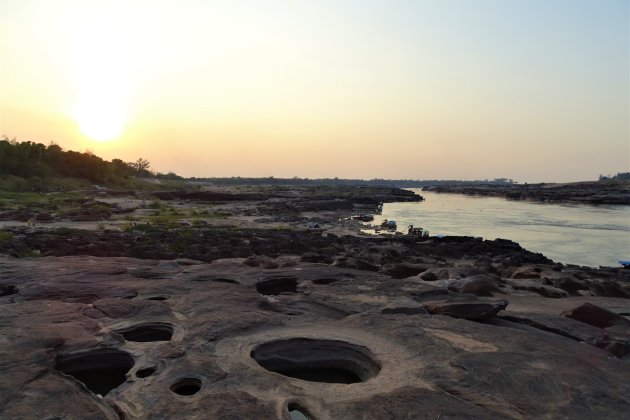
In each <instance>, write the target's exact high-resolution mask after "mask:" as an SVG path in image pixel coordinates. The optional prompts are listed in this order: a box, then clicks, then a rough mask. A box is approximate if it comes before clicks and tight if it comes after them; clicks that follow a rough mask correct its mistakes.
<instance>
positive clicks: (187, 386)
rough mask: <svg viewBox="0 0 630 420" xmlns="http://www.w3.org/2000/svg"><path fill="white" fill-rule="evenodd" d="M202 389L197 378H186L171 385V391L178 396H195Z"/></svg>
mask: <svg viewBox="0 0 630 420" xmlns="http://www.w3.org/2000/svg"><path fill="white" fill-rule="evenodd" d="M200 389H201V381H200V380H199V379H197V378H184V379H180V380H179V381H177V382H175V383H174V384H173V385H171V391H173V392H174V393H176V394H178V395H195V394H196V393H197V392H199V390H200Z"/></svg>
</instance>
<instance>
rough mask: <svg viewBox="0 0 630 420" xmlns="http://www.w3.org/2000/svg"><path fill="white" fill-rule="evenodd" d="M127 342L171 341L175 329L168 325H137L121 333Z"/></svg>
mask: <svg viewBox="0 0 630 420" xmlns="http://www.w3.org/2000/svg"><path fill="white" fill-rule="evenodd" d="M119 333H120V334H122V336H123V337H125V340H127V341H136V342H141V343H146V342H151V341H170V340H171V337H172V336H173V327H172V326H170V325H168V324H143V325H136V326H134V327H131V328H127V329H124V330H120V331H119Z"/></svg>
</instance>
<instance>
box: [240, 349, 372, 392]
mask: <svg viewBox="0 0 630 420" xmlns="http://www.w3.org/2000/svg"><path fill="white" fill-rule="evenodd" d="M251 357H252V358H253V359H254V360H255V361H256V362H258V364H259V365H260V366H262V367H263V368H265V369H267V370H268V371H271V372H276V373H279V374H281V375H284V376H289V377H291V378H296V379H301V380H304V381H310V382H325V383H341V384H352V383H357V382H365V381H367V380H368V379H370V378H373V377H374V376H376V375H377V374H378V373H379V371H380V370H381V366H380V364H379V363H378V362H377V361H376V360H375V359H374V355H373V354H372V352H370V350H369V349H368V348H367V347H363V346H359V345H356V344H351V343H347V342H345V341H339V340H324V339H311V338H292V339H288V340H277V341H272V342H269V343H265V344H261V345H259V346H258V347H256V348H255V349H254V350H252V352H251Z"/></svg>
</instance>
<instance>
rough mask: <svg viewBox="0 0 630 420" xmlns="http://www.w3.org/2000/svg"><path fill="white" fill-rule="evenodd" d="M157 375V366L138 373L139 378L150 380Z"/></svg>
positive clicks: (140, 370) (139, 370)
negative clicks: (149, 378) (150, 377)
mask: <svg viewBox="0 0 630 420" xmlns="http://www.w3.org/2000/svg"><path fill="white" fill-rule="evenodd" d="M154 373H155V366H151V367H145V368H142V369H138V370H137V371H136V377H137V378H148V377H149V376H151V375H153V374H154Z"/></svg>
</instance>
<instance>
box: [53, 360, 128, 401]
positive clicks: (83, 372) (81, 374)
mask: <svg viewBox="0 0 630 420" xmlns="http://www.w3.org/2000/svg"><path fill="white" fill-rule="evenodd" d="M133 365H134V360H133V357H131V355H130V354H129V353H127V352H124V351H121V350H117V349H97V350H92V351H89V352H82V353H75V354H67V355H60V356H58V357H57V362H56V364H55V369H57V370H58V371H59V372H62V373H65V374H66V375H70V376H72V377H73V378H75V379H76V380H78V381H79V382H81V383H83V384H84V385H85V387H86V388H87V389H89V390H90V391H92V392H93V393H95V394H100V395H106V394H107V393H108V392H110V391H111V390H113V389H114V388H117V387H118V386H120V385H122V384H123V383H124V382H125V381H126V380H127V372H129V370H130V369H131V368H132V367H133Z"/></svg>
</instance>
